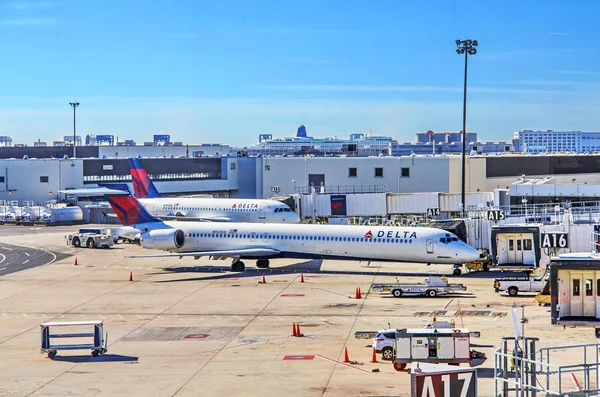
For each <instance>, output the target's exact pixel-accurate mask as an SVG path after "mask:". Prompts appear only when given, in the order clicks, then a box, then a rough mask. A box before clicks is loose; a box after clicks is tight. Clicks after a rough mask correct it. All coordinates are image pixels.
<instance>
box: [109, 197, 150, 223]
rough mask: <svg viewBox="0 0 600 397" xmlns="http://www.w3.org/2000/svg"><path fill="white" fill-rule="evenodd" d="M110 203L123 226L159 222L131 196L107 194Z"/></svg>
mask: <svg viewBox="0 0 600 397" xmlns="http://www.w3.org/2000/svg"><path fill="white" fill-rule="evenodd" d="M107 198H108V203H109V204H110V206H111V208H112V209H113V211H115V214H117V216H118V217H119V220H120V221H121V223H122V224H123V226H130V225H136V224H140V223H149V222H161V220H160V219H158V218H155V217H154V216H152V215H150V213H149V212H148V211H147V210H146V209H145V208H144V207H143V206H142V205H141V204H140V202H139V201H137V199H136V198H134V197H131V196H108V197H107Z"/></svg>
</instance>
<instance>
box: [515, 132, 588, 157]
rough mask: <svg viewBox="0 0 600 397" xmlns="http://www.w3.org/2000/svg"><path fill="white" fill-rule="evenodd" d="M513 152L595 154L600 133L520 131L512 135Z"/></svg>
mask: <svg viewBox="0 0 600 397" xmlns="http://www.w3.org/2000/svg"><path fill="white" fill-rule="evenodd" d="M514 141H515V151H520V152H523V153H531V154H539V153H559V152H571V153H595V152H599V151H600V132H584V131H556V130H535V131H534V130H521V131H517V132H515V133H514Z"/></svg>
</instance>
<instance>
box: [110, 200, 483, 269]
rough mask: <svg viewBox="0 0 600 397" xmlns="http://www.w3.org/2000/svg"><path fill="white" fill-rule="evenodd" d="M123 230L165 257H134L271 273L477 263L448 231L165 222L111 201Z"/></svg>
mask: <svg viewBox="0 0 600 397" xmlns="http://www.w3.org/2000/svg"><path fill="white" fill-rule="evenodd" d="M108 202H109V203H110V205H111V207H112V208H113V210H114V212H115V213H116V214H117V215H118V217H119V219H120V220H121V223H122V224H123V225H124V226H133V227H135V228H136V229H138V230H140V231H141V235H140V244H141V245H142V247H144V248H146V249H152V250H162V251H167V253H164V254H158V253H157V254H152V255H140V256H132V257H133V258H144V257H179V258H182V257H184V256H193V257H194V259H198V258H200V257H202V256H209V257H211V259H225V258H232V259H233V263H232V265H231V270H232V271H236V272H241V271H244V269H245V265H244V262H242V259H255V260H256V266H257V267H259V268H268V267H269V260H270V259H275V258H309V259H346V260H367V261H389V262H417V263H427V264H430V263H439V264H452V265H455V266H457V265H461V264H464V263H467V262H471V261H474V260H477V259H479V253H478V252H477V250H475V249H474V248H473V247H471V246H469V245H467V244H465V243H463V242H462V241H460V239H459V238H458V237H456V236H455V235H454V234H452V233H449V232H447V231H445V230H441V229H435V228H427V227H382V226H344V225H303V224H298V225H285V224H276V225H267V224H258V223H228V224H226V225H220V224H215V223H210V222H163V221H161V220H159V219H158V218H155V217H154V216H152V215H150V214H149V213H148V211H146V209H145V208H144V207H143V206H142V205H141V204H140V203H139V202H138V201H137V200H136V199H135V198H133V197H131V196H113V197H108Z"/></svg>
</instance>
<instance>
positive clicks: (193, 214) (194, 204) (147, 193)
mask: <svg viewBox="0 0 600 397" xmlns="http://www.w3.org/2000/svg"><path fill="white" fill-rule="evenodd" d="M129 169H130V172H131V179H132V182H133V183H132V185H133V193H134V196H135V197H136V198H138V199H139V201H140V203H142V205H143V206H144V207H146V209H147V210H148V212H150V214H152V215H154V216H156V217H158V218H161V219H165V220H186V221H210V222H260V223H299V222H300V217H299V216H298V214H296V213H295V212H294V211H292V210H291V209H290V207H288V206H287V205H285V204H284V203H280V202H278V201H275V200H255V199H224V198H198V197H163V196H162V195H161V194H160V193H159V192H158V190H156V187H155V186H154V184H153V183H152V181H151V180H150V177H149V176H148V173H147V172H146V170H144V169H143V168H142V165H141V164H140V162H139V161H138V159H135V158H130V159H129Z"/></svg>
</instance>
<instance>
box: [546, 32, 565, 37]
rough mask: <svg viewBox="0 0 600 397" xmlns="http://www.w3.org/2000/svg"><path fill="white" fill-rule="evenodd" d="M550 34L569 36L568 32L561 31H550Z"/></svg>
mask: <svg viewBox="0 0 600 397" xmlns="http://www.w3.org/2000/svg"><path fill="white" fill-rule="evenodd" d="M548 34H549V35H551V36H568V35H569V34H568V33H561V32H548Z"/></svg>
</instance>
